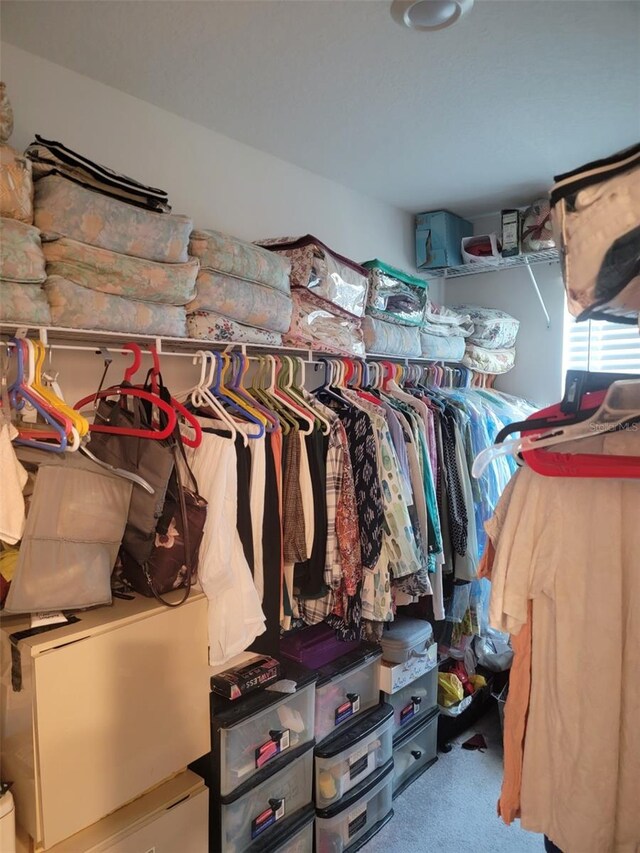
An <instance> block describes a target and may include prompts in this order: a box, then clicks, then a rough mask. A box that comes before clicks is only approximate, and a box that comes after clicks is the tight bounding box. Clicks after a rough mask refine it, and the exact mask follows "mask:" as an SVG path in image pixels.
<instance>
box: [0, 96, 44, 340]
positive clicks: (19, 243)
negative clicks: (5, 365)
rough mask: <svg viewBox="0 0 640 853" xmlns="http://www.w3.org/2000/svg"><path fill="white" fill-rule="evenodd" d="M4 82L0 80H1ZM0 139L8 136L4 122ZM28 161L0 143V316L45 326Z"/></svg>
mask: <svg viewBox="0 0 640 853" xmlns="http://www.w3.org/2000/svg"><path fill="white" fill-rule="evenodd" d="M2 85H3V86H4V84H2ZM6 131H7V132H6V133H5V134H4V136H3V143H4V141H5V140H6V139H8V138H9V135H10V133H11V127H9V125H7V127H6ZM32 223H33V176H32V169H31V162H30V161H29V160H28V159H27V158H26V157H23V156H22V154H20V153H19V152H18V151H15V150H14V149H13V148H11V146H9V145H5V144H1V145H0V320H1V321H4V322H10V323H20V324H25V325H37V326H46V325H48V324H49V323H50V322H51V314H50V312H49V306H48V304H47V300H46V297H45V295H44V292H43V290H42V283H43V282H44V280H45V278H46V272H45V260H44V255H43V254H42V244H41V240H40V231H39V230H38V228H35V227H34V226H33V224H32Z"/></svg>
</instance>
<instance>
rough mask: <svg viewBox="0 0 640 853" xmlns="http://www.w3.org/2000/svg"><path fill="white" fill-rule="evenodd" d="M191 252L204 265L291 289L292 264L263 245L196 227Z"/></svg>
mask: <svg viewBox="0 0 640 853" xmlns="http://www.w3.org/2000/svg"><path fill="white" fill-rule="evenodd" d="M189 252H190V253H191V254H192V255H194V256H195V257H196V258H199V260H200V266H201V267H202V269H206V270H211V271H212V272H218V273H224V274H226V275H231V276H235V277H236V278H242V279H244V280H245V281H253V282H256V283H258V284H265V285H266V286H267V287H273V288H274V289H275V290H281V291H282V292H283V293H289V271H290V270H291V264H290V263H289V261H288V260H287V259H286V258H281V257H280V256H279V255H276V254H275V252H270V251H269V250H268V249H263V248H262V247H261V246H255V245H254V244H253V243H245V242H244V240H238V238H237V237H230V236H229V235H228V234H222V233H221V232H220V231H194V232H193V233H192V234H191V242H190V244H189Z"/></svg>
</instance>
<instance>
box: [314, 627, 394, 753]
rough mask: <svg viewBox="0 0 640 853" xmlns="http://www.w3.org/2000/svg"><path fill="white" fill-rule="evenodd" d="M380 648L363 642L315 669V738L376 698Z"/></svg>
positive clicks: (378, 694) (326, 733) (324, 734)
mask: <svg viewBox="0 0 640 853" xmlns="http://www.w3.org/2000/svg"><path fill="white" fill-rule="evenodd" d="M381 654H382V652H381V651H380V648H379V647H378V646H376V645H373V644H372V643H363V644H362V646H361V647H360V648H359V649H356V650H355V651H353V652H349V654H346V655H343V656H342V657H340V658H338V659H337V660H335V661H333V663H330V664H327V665H326V666H323V667H321V669H319V670H318V683H317V686H316V721H315V735H316V741H317V742H320V741H321V740H323V738H325V737H327V736H328V735H330V734H333V733H334V732H335V731H336V729H337V728H338V727H339V726H343V725H344V724H345V723H347V722H348V721H349V720H351V719H352V718H353V717H355V716H356V715H357V714H361V713H363V712H364V711H368V710H369V708H373V707H374V706H375V705H377V704H378V703H379V701H380V691H379V688H378V682H379V674H378V668H379V665H380V656H381Z"/></svg>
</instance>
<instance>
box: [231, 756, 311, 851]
mask: <svg viewBox="0 0 640 853" xmlns="http://www.w3.org/2000/svg"><path fill="white" fill-rule="evenodd" d="M301 749H302V750H303V753H302V754H301V755H296V757H295V758H294V757H293V755H294V753H292V759H291V760H290V761H284V758H283V759H281V760H280V761H279V762H277V765H274V766H273V769H274V770H275V772H274V773H272V774H271V775H269V776H267V778H266V779H264V780H263V781H261V780H260V778H258V779H256V780H255V781H256V783H257V784H255V786H254V787H251V786H250V785H249V786H246V785H243V786H242V787H241V788H239V789H238V790H237V791H235V792H234V793H233V794H232V795H230V796H228V797H222V798H221V804H220V829H221V835H220V840H221V849H222V853H243V851H245V850H247V849H248V848H249V847H250V846H251V844H252V843H253V842H255V841H256V840H257V839H258V838H260V839H261V840H262V839H263V838H264V840H265V841H266V840H267V838H268V835H269V832H270V831H271V830H272V829H273V828H274V827H276V826H277V824H278V822H279V821H281V820H284V818H285V817H286V816H287V815H290V814H293V813H294V812H296V811H298V810H299V809H302V808H303V807H304V806H306V805H307V804H308V803H310V802H311V797H312V789H313V746H312V745H311V746H309V747H308V748H307V749H306V751H305V750H304V747H302V748H301ZM282 762H284V763H282ZM276 767H277V769H276ZM262 772H263V774H264V773H265V772H266V771H262ZM285 849H286V848H285Z"/></svg>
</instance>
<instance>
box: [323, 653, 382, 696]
mask: <svg viewBox="0 0 640 853" xmlns="http://www.w3.org/2000/svg"><path fill="white" fill-rule="evenodd" d="M379 657H382V649H381V648H380V647H379V646H377V645H376V644H375V643H362V645H361V646H360V648H358V649H354V650H353V651H352V652H347V654H346V655H342V657H339V658H337V659H336V660H334V661H331V663H328V664H325V666H321V667H320V669H319V670H318V687H321V686H322V685H323V684H327V683H328V682H329V681H332V680H333V679H334V678H335V677H336V676H337V675H344V674H345V673H347V672H351V670H352V669H357V667H359V666H360V665H361V664H363V663H365V662H366V661H369V660H375V659H376V658H379Z"/></svg>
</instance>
